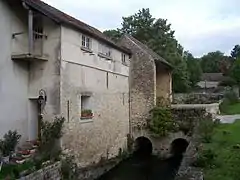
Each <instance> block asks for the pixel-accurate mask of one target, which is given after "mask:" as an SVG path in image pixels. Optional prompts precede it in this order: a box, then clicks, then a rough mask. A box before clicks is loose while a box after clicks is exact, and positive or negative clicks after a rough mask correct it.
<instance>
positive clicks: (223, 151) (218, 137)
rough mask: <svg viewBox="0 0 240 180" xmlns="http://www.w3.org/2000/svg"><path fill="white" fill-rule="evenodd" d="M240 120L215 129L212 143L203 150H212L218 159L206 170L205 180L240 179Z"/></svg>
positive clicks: (205, 145) (204, 146)
mask: <svg viewBox="0 0 240 180" xmlns="http://www.w3.org/2000/svg"><path fill="white" fill-rule="evenodd" d="M239 129H240V120H238V121H236V122H235V123H233V124H220V125H219V126H218V127H216V128H215V130H214V134H213V137H212V141H211V143H208V144H204V145H203V149H205V150H209V149H211V150H212V151H213V152H214V153H215V154H216V157H215V159H214V160H213V162H211V164H212V165H211V166H208V167H205V168H204V174H205V178H204V179H205V180H239V179H240V170H239V169H240V131H239Z"/></svg>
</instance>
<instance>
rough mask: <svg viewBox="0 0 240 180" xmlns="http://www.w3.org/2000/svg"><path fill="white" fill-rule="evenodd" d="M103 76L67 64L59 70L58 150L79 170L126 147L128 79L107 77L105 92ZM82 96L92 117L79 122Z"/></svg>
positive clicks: (104, 74) (89, 69)
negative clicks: (71, 158) (72, 159)
mask: <svg viewBox="0 0 240 180" xmlns="http://www.w3.org/2000/svg"><path fill="white" fill-rule="evenodd" d="M106 73H107V72H104V71H99V70H95V69H91V68H84V67H82V66H81V65H75V64H71V63H66V64H65V66H64V67H63V68H62V90H61V108H62V110H61V112H62V113H63V116H64V117H66V123H65V129H64V135H63V138H62V146H63V149H64V150H65V151H66V152H68V153H71V154H73V155H74V156H75V158H76V161H77V163H78V165H79V166H81V167H85V166H87V165H90V164H92V163H96V162H98V161H99V160H100V159H101V157H104V158H111V157H114V156H116V155H117V154H118V152H119V148H122V149H123V148H124V147H126V143H127V134H128V133H129V103H128V99H129V98H128V96H129V95H128V77H125V76H121V75H115V74H112V73H109V74H108V77H109V80H108V83H109V84H108V85H109V87H108V88H107V87H106V81H105V80H106V79H105V78H106ZM83 74H85V77H83ZM118 86H119V87H118ZM86 92H88V93H89V96H90V108H91V109H92V111H93V115H94V117H93V118H92V119H87V120H82V119H81V95H82V94H85V93H86ZM68 103H69V105H68Z"/></svg>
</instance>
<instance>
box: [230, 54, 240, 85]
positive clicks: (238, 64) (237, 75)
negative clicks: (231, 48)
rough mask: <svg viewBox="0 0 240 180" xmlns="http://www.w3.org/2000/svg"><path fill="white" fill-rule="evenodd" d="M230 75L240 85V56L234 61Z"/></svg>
mask: <svg viewBox="0 0 240 180" xmlns="http://www.w3.org/2000/svg"><path fill="white" fill-rule="evenodd" d="M230 76H231V77H232V78H233V79H234V80H235V81H236V83H237V84H238V86H240V58H237V59H236V61H235V62H234V64H233V66H232V69H231V73H230Z"/></svg>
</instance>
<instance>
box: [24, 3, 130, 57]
mask: <svg viewBox="0 0 240 180" xmlns="http://www.w3.org/2000/svg"><path fill="white" fill-rule="evenodd" d="M22 1H23V2H25V3H26V4H27V5H29V6H30V7H31V8H33V9H35V10H37V11H39V12H40V13H42V14H44V15H45V16H47V17H49V18H51V19H52V20H54V21H56V22H57V23H60V24H65V25H68V26H71V27H73V28H76V29H78V30H79V31H81V32H83V33H85V34H86V35H91V36H93V37H94V38H96V39H98V40H101V41H103V42H105V43H106V44H108V45H109V46H112V47H114V48H116V49H118V50H120V51H123V52H125V53H127V54H130V53H131V51H130V50H129V49H127V48H125V47H122V46H119V45H117V44H116V43H114V42H113V41H112V40H110V39H109V38H108V37H106V36H105V35H104V34H103V33H102V32H101V31H99V30H97V29H96V28H94V27H92V26H89V25H88V24H86V23H84V22H82V21H80V20H78V19H76V18H74V17H72V16H70V15H67V14H66V13H64V12H62V11H60V10H58V9H56V8H54V7H52V6H50V5H48V4H46V3H44V2H43V1H41V0H22Z"/></svg>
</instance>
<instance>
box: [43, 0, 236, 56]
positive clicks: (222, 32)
mask: <svg viewBox="0 0 240 180" xmlns="http://www.w3.org/2000/svg"><path fill="white" fill-rule="evenodd" d="M45 2H47V3H49V4H50V5H53V6H55V7H57V8H59V9H60V10H63V11H64V12H66V13H68V14H70V15H72V16H74V17H77V18H79V19H80V20H82V21H84V22H86V23H88V24H90V25H92V26H94V27H96V28H98V29H100V30H105V29H113V28H116V27H119V26H120V24H121V21H122V19H121V17H122V16H128V15H131V14H133V13H135V12H136V11H137V10H139V9H141V8H150V10H151V12H152V14H153V16H154V17H155V18H165V19H168V22H169V23H171V24H172V28H173V29H174V30H175V32H176V33H175V36H176V38H177V39H178V40H179V41H180V43H181V44H182V45H183V46H184V47H185V48H186V49H188V50H190V51H191V52H192V53H193V54H194V55H196V56H200V55H202V54H204V53H207V52H209V51H214V50H221V51H223V52H226V53H228V52H229V50H230V49H232V47H233V46H234V45H235V44H238V43H239V40H240V36H239V35H238V29H240V12H239V11H238V8H237V7H239V5H240V2H239V1H238V0H228V1H226V0H211V1H209V0H201V1H195V0H168V1H166V0H148V1H143V0H91V1H84V0H80V1H79V0H45ZM233 33H234V34H233Z"/></svg>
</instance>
